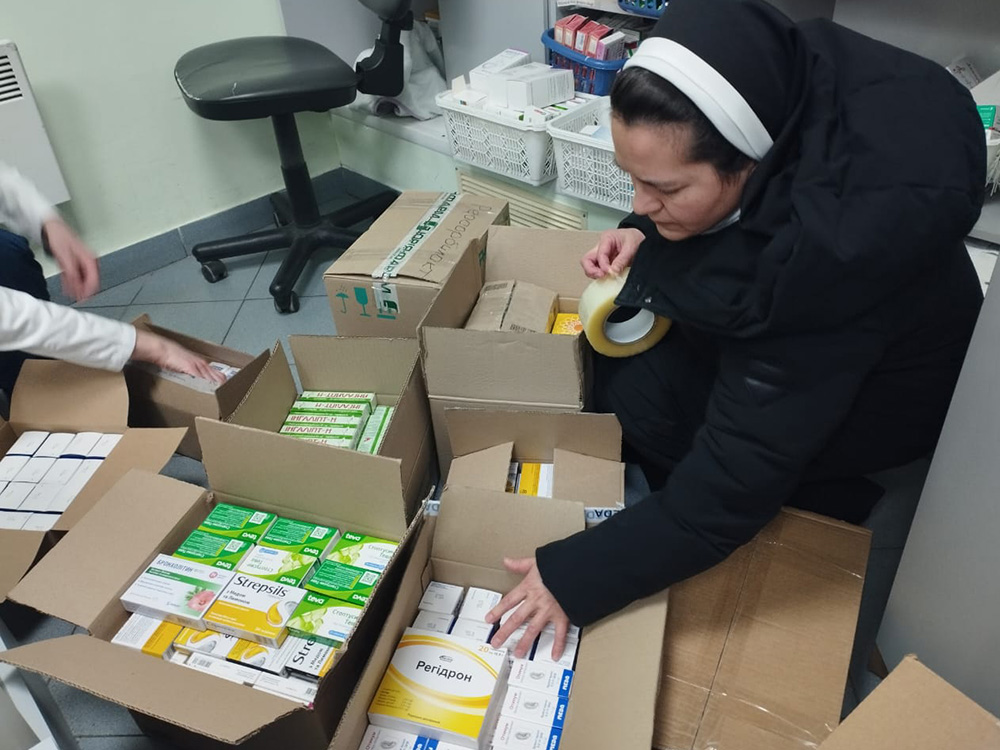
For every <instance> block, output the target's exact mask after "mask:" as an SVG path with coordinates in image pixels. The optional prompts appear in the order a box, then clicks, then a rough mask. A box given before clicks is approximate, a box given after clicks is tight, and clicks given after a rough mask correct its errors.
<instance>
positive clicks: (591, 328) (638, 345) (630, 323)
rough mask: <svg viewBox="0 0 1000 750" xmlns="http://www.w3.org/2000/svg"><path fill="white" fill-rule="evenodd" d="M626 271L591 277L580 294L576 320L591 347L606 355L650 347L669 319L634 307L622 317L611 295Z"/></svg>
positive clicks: (630, 353)
mask: <svg viewBox="0 0 1000 750" xmlns="http://www.w3.org/2000/svg"><path fill="white" fill-rule="evenodd" d="M627 278H628V271H626V272H625V273H624V274H622V275H621V276H605V277H604V278H602V279H597V280H596V281H592V282H591V283H590V285H589V286H588V287H587V288H586V289H584V291H583V294H582V295H581V296H580V305H579V313H580V322H581V323H582V324H583V331H584V333H585V334H586V336H587V340H588V341H590V345H591V346H592V347H593V348H594V351H596V352H598V353H599V354H603V355H604V356H606V357H631V356H634V355H636V354H641V353H642V352H644V351H646V350H647V349H650V348H651V347H653V346H654V345H656V344H657V343H659V342H660V340H661V339H662V338H663V337H664V336H666V335H667V331H669V330H670V320H668V319H667V318H664V317H662V316H660V315H656V314H655V313H653V312H651V311H649V310H646V309H642V308H640V309H637V310H635V311H634V313H633V314H632V315H631V316H628V317H626V318H625V319H623V320H616V318H620V317H621V314H620V312H622V311H625V310H628V309H629V308H621V307H619V306H618V305H616V304H615V298H616V297H617V296H618V294H619V293H620V292H621V290H622V289H623V288H624V287H625V281H626V279H627Z"/></svg>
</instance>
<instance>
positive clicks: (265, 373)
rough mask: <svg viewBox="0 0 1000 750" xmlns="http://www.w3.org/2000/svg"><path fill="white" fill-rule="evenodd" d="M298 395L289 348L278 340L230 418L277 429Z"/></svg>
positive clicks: (229, 420) (249, 425)
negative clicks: (287, 351) (289, 359)
mask: <svg viewBox="0 0 1000 750" xmlns="http://www.w3.org/2000/svg"><path fill="white" fill-rule="evenodd" d="M298 394H299V389H298V388H297V387H296V385H295V378H294V377H293V376H292V369H291V368H290V367H289V366H288V359H287V358H286V357H285V350H284V349H283V348H282V347H281V342H278V343H276V344H275V345H274V349H273V350H272V351H271V357H270V359H268V361H267V363H266V364H265V365H264V366H263V367H262V368H261V370H260V374H259V375H257V379H256V380H255V381H254V383H253V385H252V386H251V387H250V388H249V389H248V391H247V394H246V397H245V398H244V399H243V401H242V403H240V405H239V406H238V407H236V409H234V410H233V412H232V414H230V415H229V417H228V419H227V420H226V421H227V422H232V423H233V424H240V425H245V426H247V427H257V428H259V429H262V430H271V431H272V432H277V431H278V429H279V428H280V427H281V424H282V422H284V421H285V417H286V416H288V410H289V408H291V406H292V402H293V401H294V400H295V397H296V396H298Z"/></svg>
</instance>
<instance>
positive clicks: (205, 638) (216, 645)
mask: <svg viewBox="0 0 1000 750" xmlns="http://www.w3.org/2000/svg"><path fill="white" fill-rule="evenodd" d="M239 641H240V639H239V638H237V637H236V636H235V635H229V633H219V632H217V631H215V630H192V629H191V628H184V629H182V630H181V632H179V633H178V634H177V637H176V638H174V651H179V652H180V653H182V654H203V655H204V656H212V657H214V658H216V659H225V658H226V655H227V654H228V653H229V652H230V651H232V649H233V646H235V645H236V644H237V643H238V642H239Z"/></svg>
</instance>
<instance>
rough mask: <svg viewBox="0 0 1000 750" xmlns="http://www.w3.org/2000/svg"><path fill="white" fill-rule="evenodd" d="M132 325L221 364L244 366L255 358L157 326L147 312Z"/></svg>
mask: <svg viewBox="0 0 1000 750" xmlns="http://www.w3.org/2000/svg"><path fill="white" fill-rule="evenodd" d="M132 325H134V326H135V327H136V328H142V329H144V330H147V331H151V332H153V333H156V334H158V335H160V336H163V337H164V338H168V339H171V340H172V341H176V342H178V343H179V344H181V345H182V346H183V347H184V348H185V349H190V350H191V351H193V352H197V353H198V354H202V355H204V356H205V357H206V358H207V359H210V360H211V361H213V362H222V363H223V364H227V365H232V366H233V367H240V368H242V367H246V366H247V365H248V364H250V363H251V362H253V361H254V360H255V359H256V358H257V357H255V356H253V355H252V354H247V353H246V352H241V351H238V350H236V349H230V348H229V347H228V346H222V345H221V344H216V343H214V342H212V341H206V340H205V339H199V338H196V337H194V336H188V335H187V334H186V333H181V332H180V331H174V330H171V329H170V328H163V327H162V326H158V325H156V324H155V323H153V320H152V318H150V317H149V313H142V315H139V316H138V317H137V318H135V319H134V320H133V321H132ZM258 356H259V355H258ZM227 382H228V381H227ZM224 385H225V384H223V386H222V387H224Z"/></svg>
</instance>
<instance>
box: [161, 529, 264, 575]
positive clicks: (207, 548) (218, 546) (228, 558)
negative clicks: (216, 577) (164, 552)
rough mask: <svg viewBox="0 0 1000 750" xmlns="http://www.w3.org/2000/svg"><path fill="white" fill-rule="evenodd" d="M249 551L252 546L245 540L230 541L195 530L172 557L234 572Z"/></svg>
mask: <svg viewBox="0 0 1000 750" xmlns="http://www.w3.org/2000/svg"><path fill="white" fill-rule="evenodd" d="M251 549H253V544H252V543H251V542H248V541H246V540H245V539H231V538H229V537H226V536H220V535H218V534H213V533H211V532H208V531H202V530H201V529H195V530H194V531H192V532H191V533H190V534H189V535H188V538H187V539H185V540H184V541H183V542H182V543H181V546H180V547H178V548H177V551H176V552H174V555H173V556H174V557H179V558H181V559H183V560H193V561H194V562H198V563H202V564H203V565H211V566H213V567H216V568H222V569H224V570H235V569H236V568H238V567H239V564H240V563H241V562H242V561H243V558H244V557H246V555H247V553H248V552H249V551H250V550H251Z"/></svg>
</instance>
